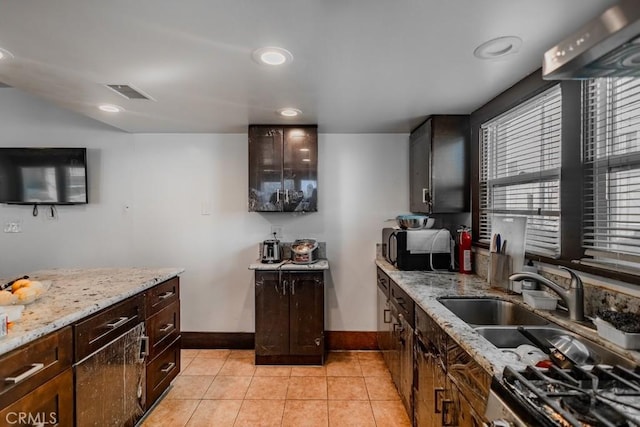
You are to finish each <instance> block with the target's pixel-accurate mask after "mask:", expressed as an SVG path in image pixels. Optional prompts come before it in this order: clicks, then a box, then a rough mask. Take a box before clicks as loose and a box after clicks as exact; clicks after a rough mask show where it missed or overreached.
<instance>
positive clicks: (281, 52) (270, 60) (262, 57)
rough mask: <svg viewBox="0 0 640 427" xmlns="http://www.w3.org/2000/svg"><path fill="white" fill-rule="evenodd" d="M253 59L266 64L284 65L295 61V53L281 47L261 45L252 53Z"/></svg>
mask: <svg viewBox="0 0 640 427" xmlns="http://www.w3.org/2000/svg"><path fill="white" fill-rule="evenodd" d="M252 57H253V60H254V61H256V62H257V63H258V64H264V65H283V64H286V63H287V62H291V61H293V55H292V54H291V52H289V51H288V50H286V49H282V48H281V47H261V48H260V49H256V50H254V51H253V54H252Z"/></svg>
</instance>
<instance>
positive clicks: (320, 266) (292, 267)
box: [249, 259, 329, 271]
mask: <svg viewBox="0 0 640 427" xmlns="http://www.w3.org/2000/svg"><path fill="white" fill-rule="evenodd" d="M249 270H266V271H277V270H282V271H299V270H302V271H306V270H329V260H327V259H319V260H318V261H316V262H314V263H313V264H294V263H292V262H291V261H289V260H287V261H282V262H277V263H273V264H267V263H262V262H260V261H256V262H254V263H252V264H249Z"/></svg>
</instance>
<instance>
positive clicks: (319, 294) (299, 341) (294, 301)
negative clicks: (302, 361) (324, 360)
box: [289, 272, 324, 355]
mask: <svg viewBox="0 0 640 427" xmlns="http://www.w3.org/2000/svg"><path fill="white" fill-rule="evenodd" d="M289 280H290V290H291V295H290V301H291V303H290V319H291V320H290V327H291V337H290V343H291V347H290V349H291V354H295V355H321V354H322V353H323V352H324V273H323V272H313V273H293V272H292V273H290V274H289Z"/></svg>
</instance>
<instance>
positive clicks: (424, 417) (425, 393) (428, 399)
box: [413, 339, 440, 427]
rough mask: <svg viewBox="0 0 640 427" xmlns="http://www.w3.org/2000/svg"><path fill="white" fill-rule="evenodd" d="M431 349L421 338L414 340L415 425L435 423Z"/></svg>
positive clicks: (425, 425)
mask: <svg viewBox="0 0 640 427" xmlns="http://www.w3.org/2000/svg"><path fill="white" fill-rule="evenodd" d="M434 360H435V359H434V355H433V351H430V350H429V349H428V348H427V345H426V344H424V343H423V342H422V341H421V340H419V339H418V340H416V367H417V371H418V372H417V381H416V387H415V394H414V399H413V402H414V419H415V425H416V426H417V427H431V426H434V425H436V412H435V379H434V376H435V361H434ZM437 421H438V422H439V421H440V420H439V419H438V420H437Z"/></svg>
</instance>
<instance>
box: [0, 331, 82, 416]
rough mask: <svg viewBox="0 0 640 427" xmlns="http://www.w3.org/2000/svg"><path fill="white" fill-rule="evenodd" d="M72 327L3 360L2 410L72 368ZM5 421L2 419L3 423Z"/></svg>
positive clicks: (0, 361)
mask: <svg viewBox="0 0 640 427" xmlns="http://www.w3.org/2000/svg"><path fill="white" fill-rule="evenodd" d="M72 361H73V343H72V333H71V327H70V326H68V327H66V328H64V329H61V330H60V331H58V332H53V333H51V334H49V335H46V336H44V337H42V338H40V339H38V340H36V341H33V342H31V343H29V344H27V345H24V346H22V347H20V348H18V349H16V350H14V351H12V352H10V353H8V354H6V355H4V356H2V358H0V378H2V381H0V407H5V406H7V405H9V404H11V403H12V402H15V401H16V400H17V399H19V398H20V397H22V396H24V395H26V394H27V393H29V392H30V391H31V390H33V389H35V388H36V387H38V386H40V385H42V384H44V383H45V382H47V381H49V380H50V379H51V378H53V377H55V376H56V375H58V374H59V373H60V372H62V371H64V370H65V369H67V368H69V367H71V363H72ZM1 420H2V419H0V423H1V422H2V421H1Z"/></svg>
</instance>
